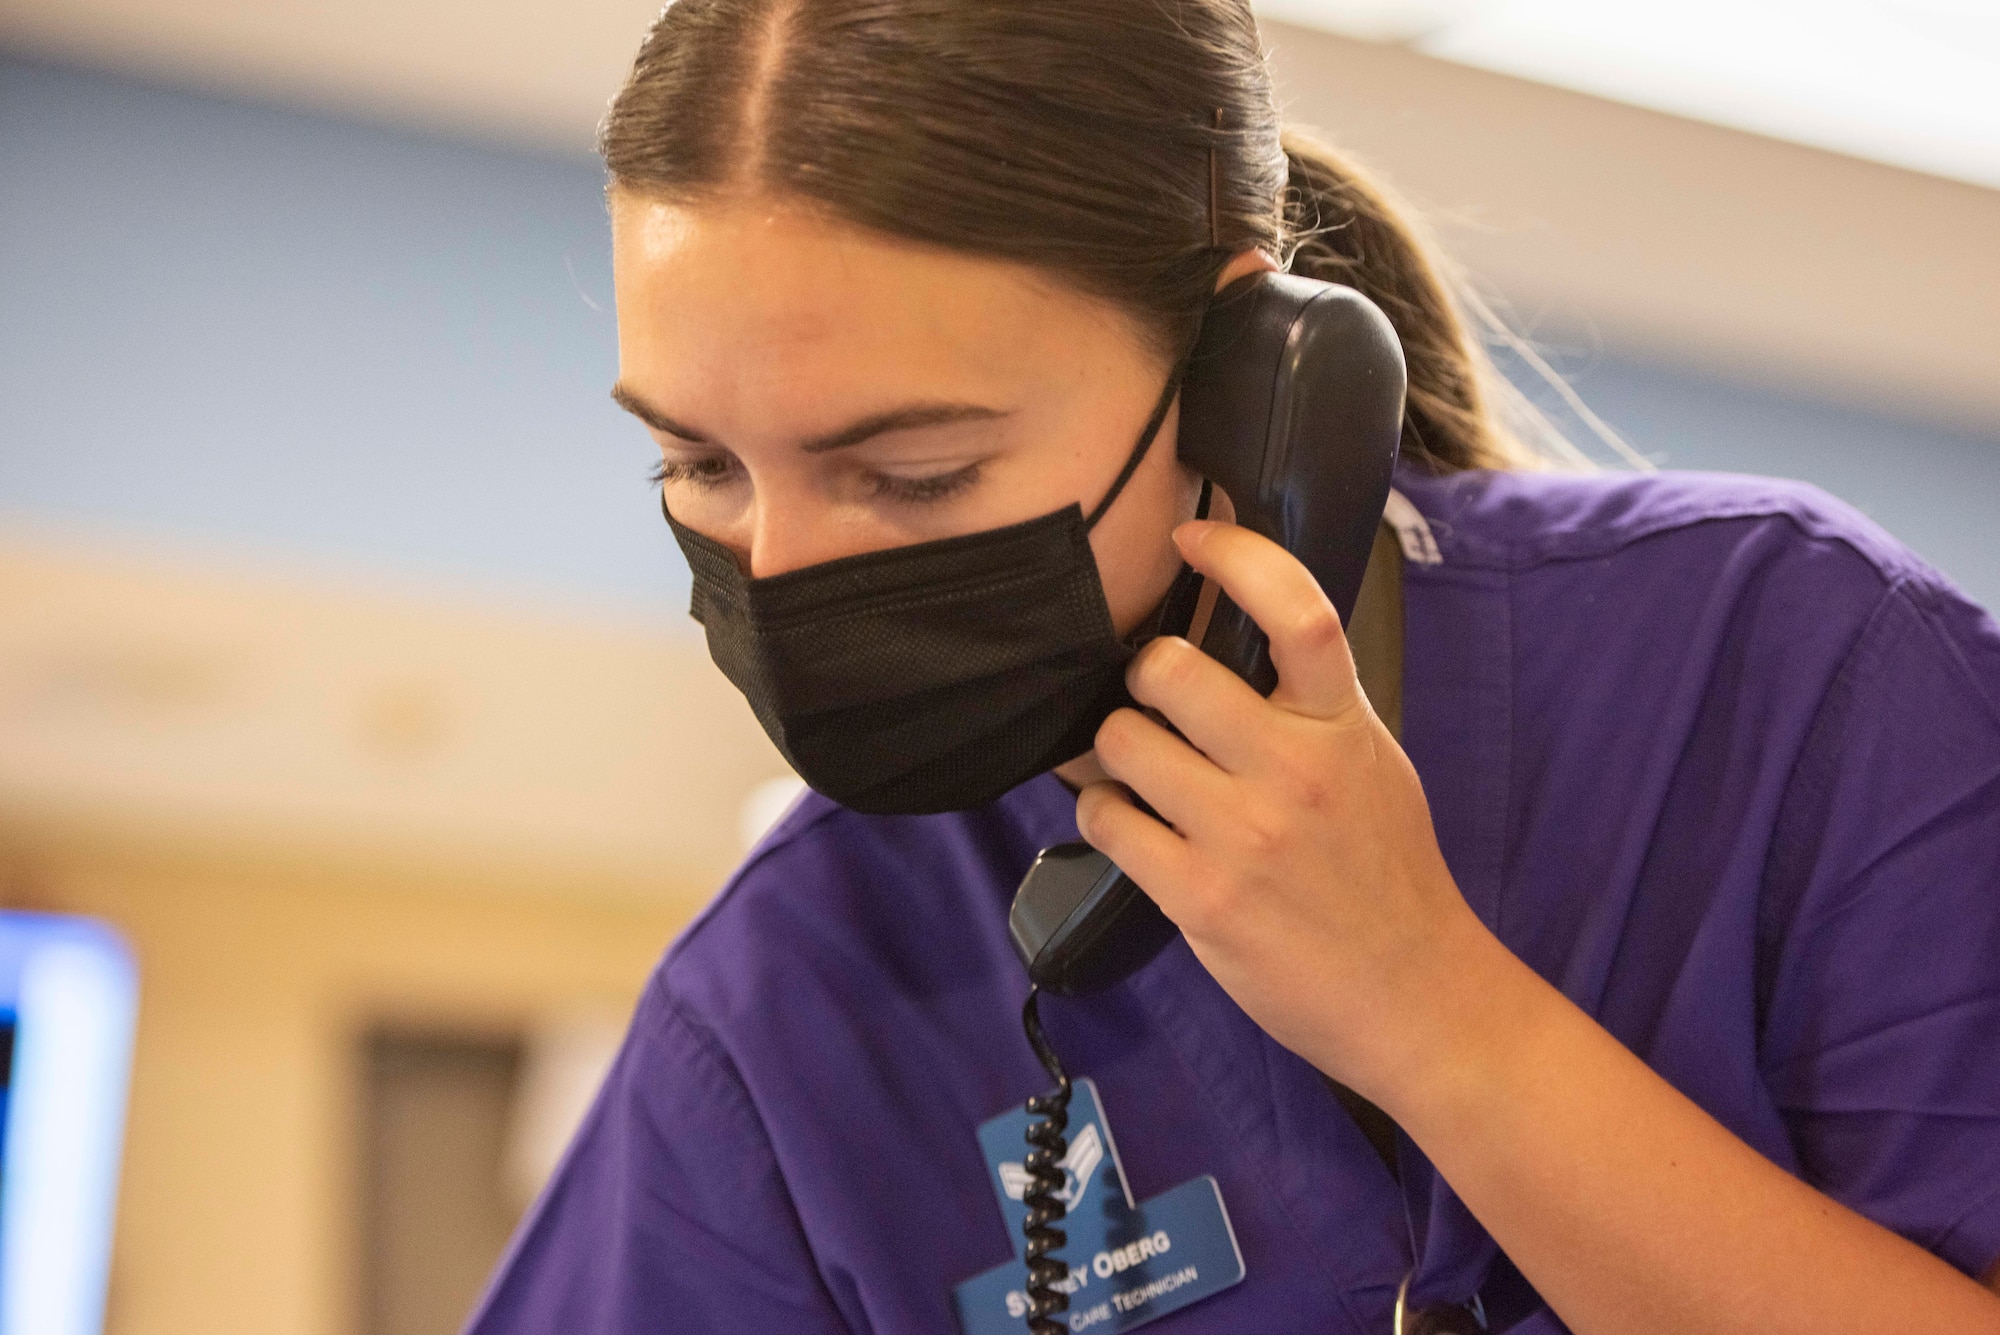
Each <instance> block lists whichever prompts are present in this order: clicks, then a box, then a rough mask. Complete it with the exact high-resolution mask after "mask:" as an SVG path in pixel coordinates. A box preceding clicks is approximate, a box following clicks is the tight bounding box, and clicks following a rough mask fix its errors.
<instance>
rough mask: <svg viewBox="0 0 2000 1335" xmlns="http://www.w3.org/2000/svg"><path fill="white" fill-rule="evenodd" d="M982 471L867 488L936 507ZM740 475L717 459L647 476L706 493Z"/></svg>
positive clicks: (669, 466)
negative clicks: (687, 485) (691, 487)
mask: <svg viewBox="0 0 2000 1335" xmlns="http://www.w3.org/2000/svg"><path fill="white" fill-rule="evenodd" d="M980 467H981V465H980V464H979V463H977V462H974V463H969V464H967V465H966V466H965V467H963V468H956V469H953V470H952V471H951V472H949V473H939V474H937V475H936V476H934V477H896V476H894V475H893V474H889V473H870V474H868V475H867V476H866V485H867V487H868V491H869V495H870V496H871V497H873V498H874V499H877V500H885V501H893V502H895V503H896V504H899V505H934V504H936V503H937V502H939V501H944V500H949V499H950V498H951V497H953V496H957V495H960V494H962V493H964V492H967V491H970V490H971V489H972V488H973V487H974V486H976V485H978V482H979V470H980ZM738 472H739V465H738V464H737V463H736V461H735V460H734V459H730V458H727V457H725V456H720V455H714V456H710V457H707V458H702V459H662V460H660V462H658V463H657V464H654V465H653V467H652V468H651V470H649V471H648V472H647V474H646V478H647V482H648V483H649V484H650V485H652V486H655V487H660V486H667V485H670V484H676V483H686V484H689V485H692V486H694V487H697V488H699V489H701V490H703V491H714V490H716V489H718V488H720V487H725V486H728V485H729V484H730V483H732V482H734V481H735V480H736V478H737V476H738Z"/></svg>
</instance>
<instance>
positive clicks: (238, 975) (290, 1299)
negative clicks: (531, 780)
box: [0, 831, 692, 1335]
mask: <svg viewBox="0 0 2000 1335" xmlns="http://www.w3.org/2000/svg"><path fill="white" fill-rule="evenodd" d="M0 866H4V867H5V869H6V874H7V876H8V878H9V884H10V885H11V886H12V894H11V895H10V896H9V898H10V899H12V900H13V901H15V902H17V903H18V902H20V901H22V900H24V899H25V900H27V901H29V902H31V903H32V904H33V905H34V906H35V907H40V908H50V909H58V910H62V911H66V912H78V913H89V914H95V915H98V916H101V917H103V918H106V919H108V920H109V921H111V922H113V923H116V924H117V925H118V926H119V927H120V929H122V930H123V931H124V932H125V934H126V935H127V937H128V939H129V940H130V941H131V943H132V946H133V948H134V950H135V952H136V954H137V956H138V960H139V968H140V977H141V994H140V995H141V1003H140V1019H139V1030H138V1040H137V1047H136V1057H135V1063H134V1070H133V1080H132V1094H131V1110H130V1124H129V1134H128V1137H127V1146H126V1157H125V1171H124V1179H123V1184H122V1189H121V1199H120V1208H119V1220H118V1230H117V1238H116V1244H115V1253H114V1263H113V1282H112V1294H111V1310H110V1314H109V1321H108V1331H109V1335H188V1333H189V1332H197V1331H199V1332H203V1335H344V1333H345V1332H347V1331H350V1330H352V1329H354V1320H355V1312H356V1298H357V1284H358V1277H359V1258H358V1253H357V1247H358V1243H359V1237H358V1217H357V1214H356V1208H355V1207H356V1201H355V1189H356V1186H357V1184H358V1179H359V1172H358V1165H357V1163H356V1162H355V1154H356V1151H357V1147H358V1145H359V1139H360V1126H359V1095H360V1090H359V1084H358V1077H359V1073H360V1072H359V1065H358V1062H359V1057H360V1047H359V1043H360V1039H361V1036H362V1034H363V1033H364V1031H365V1030H366V1029H367V1028H368V1026H369V1025H371V1024H372V1023H379V1022H383V1021H388V1022H401V1023H406V1024H421V1025H431V1024H436V1025H440V1026H443V1027H447V1028H451V1029H461V1030H464V1029H470V1030H473V1031H475V1032H476V1031H481V1030H494V1031H500V1032H511V1031H518V1030H520V1029H522V1028H524V1027H526V1026H527V1025H529V1024H532V1023H533V1022H535V1021H536V1020H538V1019H539V1018H541V1017H545V1016H548V1015H560V1014H563V1013H565V1012H569V1011H574V1010H576V1009H578V1008H581V1007H605V1006H615V1007H619V1008H621V1009H624V1008H629V1006H630V1004H631V1002H632V1000H633V999H634V997H635V996H636V994H637V991H638V988H639V986H640V984H641V983H642V981H643V980H644V978H645V975H646V973H647V970H648V969H649V968H650V966H651V964H652V963H653V961H654V960H655V959H656V958H657V956H658V954H659V952H660V950H661V948H662V947H663V946H664V944H665V943H666V942H667V941H668V940H669V939H670V937H671V935H672V933H673V932H674V931H675V930H676V929H677V928H678V926H679V925H680V924H681V923H682V921H683V920H684V919H685V918H686V916H687V914H688V913H689V911H690V909H691V907H692V904H691V902H690V901H688V900H686V899H662V900H661V901H659V902H656V903H645V902H636V901H633V900H631V899H629V898H596V899H581V900H580V899H576V898H569V899H563V898H542V897H535V896H529V895H521V894H512V895H507V896H501V897H494V896H491V895H486V894H482V893H480V892H479V888H478V887H477V886H476V885H471V884H451V883H449V882H448V881H445V880H436V881H424V882H400V883H399V882H397V881H396V880H395V879H394V878H393V877H392V876H389V875H387V874H384V875H381V876H377V877H368V876H336V877H328V876H326V875H325V874H324V873H322V872H319V871H317V870H316V869H314V868H312V867H309V866H297V867H289V868H287V867H284V866H281V865H277V864H271V863H266V864H264V865H261V866H259V865H241V864H239V865H231V864H230V863H228V862H226V861H203V860H196V859H187V858H181V857H163V856H158V855H155V854H147V853H143V852H137V851H134V850H129V849H128V850H122V851H115V852H105V851H100V850H96V849H93V848H91V847H88V846H87V845H84V844H79V845H77V846H51V845H50V844H48V843H46V842H38V841H36V840H35V839H33V838H23V837H22V836H21V834H20V833H19V832H17V831H6V832H0Z"/></svg>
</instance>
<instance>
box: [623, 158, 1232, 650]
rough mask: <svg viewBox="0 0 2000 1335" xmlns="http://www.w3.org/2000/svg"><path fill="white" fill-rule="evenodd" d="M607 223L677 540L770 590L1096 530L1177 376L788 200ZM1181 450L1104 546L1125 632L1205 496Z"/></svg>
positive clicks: (1101, 332)
mask: <svg viewBox="0 0 2000 1335" xmlns="http://www.w3.org/2000/svg"><path fill="white" fill-rule="evenodd" d="M611 219H612V241H613V247H612V254H613V264H614V269H615V276H616V288H617V294H618V343H619V379H618V386H617V389H616V391H615V394H616V397H617V398H618V401H619V402H620V403H622V404H623V405H624V406H625V407H626V408H628V409H629V410H630V411H632V412H633V413H634V414H635V415H637V416H638V417H639V418H640V419H641V420H642V421H644V422H645V423H646V425H647V426H648V427H649V428H650V429H651V432H652V435H653V438H654V440H655V441H656V442H657V443H658V445H659V448H660V456H661V461H662V470H663V473H664V475H665V479H666V482H665V489H666V500H667V505H668V508H669V509H671V510H672V511H673V515H674V518H675V519H677V520H678V521H680V522H681V523H682V524H685V525H686V526H687V527H689V528H691V529H694V530H695V531H696V532H698V533H702V534H705V535H707V536H708V537H710V538H713V539H715V540H716V541H718V542H721V543H723V544H724V545H725V546H727V547H729V548H730V549H731V550H733V551H734V552H735V553H736V556H737V559H738V560H739V561H740V562H742V564H743V567H744V569H745V570H747V571H748V572H749V573H750V574H751V575H753V576H757V577H763V576H769V575H777V574H782V573H784V572H785V571H788V570H797V569H799V568H800V567H802V566H810V565H816V564H818V563H820V562H822V561H830V560H833V559H834V558H836V557H842V556H852V555H855V554H857V553H861V552H870V551H876V550H878V549H881V548H886V547H897V546H902V545H905V544H908V543H914V542H923V541H928V540H930V539H933V538H943V537H950V536H953V535H956V534H961V533H970V532H975V531H977V530H981V529H990V528H997V527H1000V526H1002V525H1005V524H1012V523H1017V522H1020V521H1022V520H1027V519H1034V518H1038V517H1040V516H1042V515H1045V514H1048V513H1050V512H1051V511H1054V510H1059V509H1061V508H1062V507H1063V506H1066V505H1069V504H1071V503H1072V502H1074V503H1076V504H1079V505H1081V506H1082V507H1083V509H1084V510H1085V512H1086V513H1088V512H1089V511H1090V510H1091V509H1092V508H1093V507H1095V506H1096V504H1097V502H1098V501H1099V500H1100V499H1101V498H1102V497H1103V496H1104V494H1105V492H1106V491H1107V490H1109V488H1110V486H1111V484H1112V481H1113V480H1114V479H1115V478H1116V477H1117V475H1118V472H1119V469H1120V468H1121V467H1123V465H1124V462H1125V459H1126V457H1127V456H1128V455H1129V454H1130V453H1131V450H1132V447H1133V446H1134V445H1135V444H1136V443H1137V441H1138V438H1139V434H1140V432H1141V430H1142V429H1143V428H1144V426H1145V424H1146V419H1147V417H1148V416H1149V415H1150V413H1151V411H1152V409H1153V407H1154V405H1155V404H1156V403H1157V401H1158V399H1159V395H1160V393H1161V390H1162V389H1163V388H1164V386H1165V382H1166V378H1167V375H1168V372H1169V370H1170V367H1169V365H1168V361H1167V359H1166V357H1165V356H1164V355H1163V354H1162V353H1161V352H1160V351H1159V350H1157V349H1156V348H1154V347H1153V346H1151V345H1149V344H1148V342H1147V341H1146V339H1145V337H1144V336H1143V334H1142V332H1141V330H1140V329H1139V327H1138V325H1137V324H1136V322H1134V321H1133V320H1131V319H1130V318H1129V317H1127V316H1126V315H1125V314H1124V313H1123V312H1121V311H1120V310H1118V309H1117V308H1116V307H1114V306H1112V305H1110V304H1109V303H1107V302H1105V301H1102V300H1100V299H1097V298H1094V297H1089V296H1085V295H1082V294H1080V293H1078V292H1075V291H1073V290H1071V289H1069V288H1067V287H1065V286H1063V285H1062V284H1060V283H1058V282H1055V281H1053V280H1051V279H1049V278H1047V277H1045V276H1043V275H1041V274H1039V273H1038V272H1037V271H1035V270H1032V269H1029V268H1027V267H1025V266H1022V265H1018V264H1011V263H1005V262H1001V261H995V260H987V259H980V258H975V257H971V256H966V255H962V254H957V253H953V252H948V251H942V250H936V249H931V248H925V247H920V246H917V245H914V244H910V243H905V242H901V241H897V240H894V239H891V238H888V237H885V236H882V235H880V234H877V233H874V232H868V231H863V230H861V229H858V228H855V227H852V226H848V225H845V224H842V223H838V222H832V221H829V220H827V219H826V218H824V217H822V216H820V215H818V214H815V213H813V212H811V211H809V210H808V209H806V208H804V207H801V206H798V205H793V204H789V203H786V202H783V201H777V200H772V199H769V198H757V197H752V198H744V199H734V200H727V201H714V202H708V203H704V204H701V205H698V206H692V207H690V206H686V205H680V204H673V203H667V202H665V201H662V200H658V199H653V198H648V197H646V196H644V195H639V194H634V193H630V192H626V191H614V192H613V195H612V202H611ZM1260 264H1266V265H1267V264H1268V262H1267V261H1262V260H1261V259H1260V257H1256V256H1246V257H1244V259H1243V260H1242V261H1239V263H1238V264H1237V265H1233V266H1231V272H1230V274H1228V275H1226V277H1233V276H1234V275H1235V273H1236V272H1243V271H1247V270H1248V269H1250V268H1256V267H1259V265H1260ZM1174 441H1175V415H1174V414H1171V413H1170V414H1169V415H1168V417H1167V419H1166V423H1165V425H1164V426H1163V427H1162V429H1161V431H1160V434H1159V436H1158V438H1157V439H1156V440H1155V441H1154V443H1153V447H1152V449H1151V450H1149V451H1148V452H1147V455H1146V459H1145V461H1144V462H1143V463H1142V464H1141V465H1140V466H1139V469H1138V471H1137V472H1136V473H1134V474H1133V476H1132V479H1131V481H1130V482H1129V483H1127V484H1126V487H1125V490H1124V491H1123V492H1122V493H1121V494H1120V495H1119V498H1118V501H1117V503H1116V504H1115V505H1113V506H1112V507H1111V509H1110V510H1109V511H1108V512H1106V514H1105V515H1104V517H1103V519H1101V520H1100V521H1099V523H1098V525H1097V527H1096V528H1095V529H1093V530H1092V531H1091V547H1092V550H1093V551H1094V553H1095V554H1096V557H1097V566H1098V571H1099V575H1100V577H1101V579H1102V581H1103V584H1104V591H1105V596H1106V598H1107V600H1108V601H1109V603H1110V607H1111V614H1112V620H1113V622H1114V623H1115V624H1116V625H1117V627H1118V629H1119V631H1120V632H1121V633H1123V632H1126V631H1129V630H1131V629H1132V628H1133V627H1134V626H1136V625H1137V624H1138V623H1139V622H1140V621H1141V620H1142V619H1143V618H1144V617H1145V616H1146V614H1147V613H1148V612H1150V611H1151V610H1152V608H1153V607H1154V606H1156V605H1157V604H1158V602H1159V601H1160V599H1161V598H1162V597H1164V596H1165V594H1166V591H1167V588H1168V586H1169V584H1171V583H1172V581H1173V578H1174V575H1175V573H1176V572H1177V571H1178V570H1179V568H1180V558H1179V556H1178V555H1177V554H1176V553H1175V551H1174V549H1173V546H1172V544H1171V543H1170V542H1169V541H1168V535H1169V534H1170V533H1171V532H1172V530H1173V527H1174V526H1175V525H1176V524H1178V523H1180V522H1181V521H1183V520H1185V519H1188V518H1190V517H1192V515H1193V510H1194V504H1195V499H1196V494H1197V483H1196V480H1195V479H1194V477H1193V476H1192V475H1191V474H1190V473H1189V472H1188V471H1187V470H1186V469H1184V468H1182V467H1181V466H1180V465H1179V464H1178V463H1177V462H1176V461H1175V457H1174Z"/></svg>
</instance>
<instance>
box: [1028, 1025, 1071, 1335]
mask: <svg viewBox="0 0 2000 1335" xmlns="http://www.w3.org/2000/svg"><path fill="white" fill-rule="evenodd" d="M1040 996H1041V989H1040V988H1036V987H1030V988H1029V989H1028V1000H1027V1003H1026V1004H1025V1005H1023V1006H1022V1007H1021V1027H1022V1028H1023V1029H1025V1030H1027V1033H1028V1045H1029V1046H1030V1047H1032V1048H1034V1050H1035V1056H1037V1057H1039V1058H1041V1062H1042V1065H1043V1066H1044V1067H1045V1068H1046V1069H1047V1070H1048V1073H1049V1075H1050V1076H1051V1077H1052V1078H1053V1079H1054V1080H1055V1082H1056V1087H1055V1089H1054V1090H1053V1091H1052V1092H1050V1093H1047V1094H1037V1095H1035V1096H1034V1097H1032V1098H1030V1099H1029V1100H1028V1115H1029V1116H1030V1117H1034V1118H1037V1119H1039V1120H1037V1121H1032V1122H1029V1123H1028V1154H1027V1158H1026V1159H1025V1160H1024V1161H1023V1162H1022V1164H1021V1166H1022V1168H1024V1169H1025V1170H1027V1173H1028V1177H1029V1179H1030V1184H1029V1186H1028V1189H1027V1191H1026V1192H1024V1193H1022V1196H1021V1203H1022V1204H1023V1205H1025V1206H1027V1207H1028V1216H1027V1218H1026V1219H1024V1220H1022V1221H1021V1232H1022V1234H1023V1235H1024V1236H1026V1238H1027V1239H1028V1330H1029V1332H1030V1335H1062V1332H1063V1325H1062V1323H1061V1322H1060V1321H1057V1320H1056V1319H1055V1317H1056V1314H1057V1313H1059V1312H1064V1311H1067V1310H1069V1295H1068V1294H1067V1293H1064V1292H1063V1291H1062V1290H1061V1289H1058V1288H1056V1287H1055V1285H1056V1284H1057V1283H1059V1282H1061V1281H1062V1280H1065V1279H1068V1278H1069V1267H1068V1266H1067V1265H1065V1264H1064V1263H1063V1262H1062V1261H1061V1260H1059V1259H1057V1258H1056V1257H1055V1256H1054V1255H1053V1254H1052V1253H1054V1252H1055V1251H1057V1250H1058V1249H1059V1248H1061V1247H1062V1245H1063V1244H1064V1243H1066V1242H1068V1241H1069V1235H1068V1234H1067V1233H1065V1232H1063V1231H1062V1230H1061V1229H1059V1228H1057V1227H1055V1225H1056V1224H1058V1223H1060V1222H1062V1218H1063V1216H1064V1215H1066V1214H1068V1213H1069V1210H1068V1207H1066V1206H1065V1205H1064V1204H1063V1203H1062V1201H1061V1199H1059V1198H1058V1197H1057V1196H1056V1192H1058V1191H1060V1190H1062V1185H1063V1177H1064V1171H1063V1163H1062V1161H1063V1156H1064V1155H1066V1154H1068V1153H1069V1141H1068V1139H1066V1138H1065V1137H1064V1135H1063V1133H1064V1132H1065V1131H1067V1130H1068V1129H1069V1095H1070V1088H1069V1076H1068V1074H1067V1073H1065V1072H1064V1070H1063V1065H1062V1060H1061V1059H1060V1058H1059V1057H1057V1056H1056V1050H1055V1048H1054V1047H1053V1046H1052V1045H1051V1044H1050V1043H1049V1036H1048V1035H1047V1034H1045V1033H1043V1032H1042V1016H1041V1011H1040V1008H1039V1007H1038V1005H1037V1002H1038V1000H1039V998H1040Z"/></svg>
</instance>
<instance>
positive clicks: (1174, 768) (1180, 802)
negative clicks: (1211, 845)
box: [1097, 692, 1263, 832]
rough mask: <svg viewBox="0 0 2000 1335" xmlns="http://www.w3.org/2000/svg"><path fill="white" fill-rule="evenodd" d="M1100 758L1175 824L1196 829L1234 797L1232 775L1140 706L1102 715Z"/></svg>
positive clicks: (1106, 768)
mask: <svg viewBox="0 0 2000 1335" xmlns="http://www.w3.org/2000/svg"><path fill="white" fill-rule="evenodd" d="M1253 694H1254V692H1253ZM1258 703H1259V704H1262V703H1263V701H1262V700H1259V701H1258ZM1097 763H1098V764H1100V765H1102V766H1103V767H1104V772H1105V773H1106V774H1109V775H1110V776H1111V777H1112V778H1114V779H1116V780H1118V782H1120V783H1122V784H1124V785H1125V786H1126V787H1127V788H1130V789H1131V790H1132V791H1133V792H1135V793H1137V794H1138V795H1139V796H1140V797H1142V798H1144V799H1145V801H1146V802H1147V803H1148V804H1149V805H1150V806H1151V807H1152V808H1153V810H1155V811H1157V812H1159V813H1160V817H1161V819H1162V820H1165V821H1166V822H1167V823H1168V824H1170V825H1172V826H1174V827H1175V828H1176V829H1180V830H1184V831H1189V832H1192V831H1194V830H1195V829H1197V828H1198V827H1199V826H1200V825H1201V824H1202V822H1203V821H1205V820H1213V819H1214V818H1215V817H1216V816H1217V815H1218V814H1219V813H1221V812H1222V811H1224V810H1226V806H1225V804H1226V803H1227V802H1228V801H1229V800H1230V793H1229V790H1228V776H1227V775H1225V774H1224V773H1223V772H1222V771H1221V770H1219V769H1217V768H1216V766H1215V763H1214V762H1213V761H1211V760H1210V759H1209V758H1208V757H1207V756H1204V755H1202V754H1201V752H1199V751H1197V750H1195V749H1194V748H1193V747H1192V746H1189V745H1188V744H1187V743H1186V742H1184V741H1182V740H1181V739H1180V738H1178V737H1176V736H1174V735H1173V734H1172V733H1171V732H1169V731H1167V730H1166V729H1165V728H1163V727H1161V726H1160V725H1159V724H1157V723H1155V722H1154V721H1153V720H1152V719H1149V718H1147V717H1146V716H1145V715H1144V714H1141V713H1140V712H1139V711H1138V710H1136V709H1120V710H1115V711H1113V713H1112V714H1111V716H1110V717H1109V718H1107V719H1105V720H1104V724H1103V726H1102V727H1100V728H1099V729H1098V730H1097ZM1141 814H1144V813H1141Z"/></svg>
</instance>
